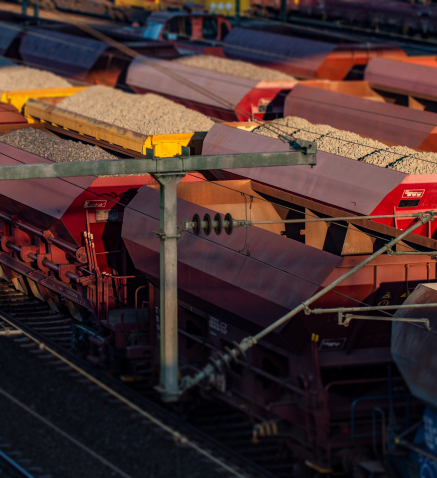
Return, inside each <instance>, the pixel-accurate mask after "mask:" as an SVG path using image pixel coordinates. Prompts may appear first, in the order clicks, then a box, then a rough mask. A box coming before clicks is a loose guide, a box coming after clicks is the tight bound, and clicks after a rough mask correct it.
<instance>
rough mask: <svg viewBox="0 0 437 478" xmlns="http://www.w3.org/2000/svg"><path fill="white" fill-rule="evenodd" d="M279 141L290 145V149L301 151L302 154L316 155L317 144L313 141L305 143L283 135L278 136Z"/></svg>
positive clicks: (302, 140)
mask: <svg viewBox="0 0 437 478" xmlns="http://www.w3.org/2000/svg"><path fill="white" fill-rule="evenodd" d="M279 139H280V140H281V141H283V142H284V143H288V144H289V145H290V149H297V150H300V151H302V153H303V154H316V153H317V144H316V142H315V141H307V140H305V139H299V138H293V137H292V136H288V135H285V134H281V135H279Z"/></svg>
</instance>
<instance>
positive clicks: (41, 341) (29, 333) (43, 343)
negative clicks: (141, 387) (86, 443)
mask: <svg viewBox="0 0 437 478" xmlns="http://www.w3.org/2000/svg"><path fill="white" fill-rule="evenodd" d="M0 319H1V320H3V321H4V322H6V323H8V324H9V325H10V326H12V327H14V328H15V329H17V330H20V331H21V332H22V334H23V335H24V336H26V337H28V338H29V339H31V340H32V341H33V342H35V343H36V344H37V345H38V346H39V348H40V349H41V350H45V351H47V352H49V353H51V354H52V355H53V356H54V357H56V358H57V359H59V360H60V361H62V362H63V363H65V364H66V365H68V366H69V367H71V368H72V369H73V370H75V371H76V372H78V373H80V374H81V375H83V376H84V377H85V378H87V379H88V380H90V381H91V382H92V383H94V384H95V385H97V386H98V387H100V388H101V389H103V390H105V391H106V392H107V393H109V394H110V395H112V396H113V397H115V398H117V399H118V400H119V401H120V402H122V403H123V404H125V405H127V406H128V407H129V408H131V409H132V410H134V411H135V412H137V413H138V414H140V415H141V416H142V417H144V418H146V419H147V420H149V421H150V422H152V423H153V424H155V425H157V426H158V427H160V428H161V429H163V430H164V431H165V432H167V433H169V434H170V435H171V436H172V437H173V439H174V440H175V441H176V442H180V443H183V444H184V445H185V446H189V447H190V448H192V449H194V450H195V451H196V452H198V453H199V454H201V455H203V456H205V457H206V458H208V459H209V460H211V461H212V462H213V463H215V464H216V465H218V466H220V467H221V468H223V469H224V470H226V471H227V472H229V473H230V474H232V475H233V476H236V477H238V478H245V475H244V474H242V473H239V472H238V471H237V470H235V469H234V468H232V467H231V466H229V465H228V464H226V463H225V462H223V461H222V460H220V459H219V458H217V457H215V456H213V455H212V454H211V453H210V452H209V451H208V450H205V449H204V448H202V447H201V446H200V445H198V444H196V443H194V442H193V441H192V440H190V439H189V438H187V437H185V436H183V435H181V434H180V433H179V432H178V431H176V430H174V429H173V428H171V427H170V426H169V425H167V424H165V423H164V422H162V421H161V420H160V419H158V418H157V417H155V416H153V415H152V414H150V413H148V412H147V411H145V410H144V409H142V408H141V407H140V406H138V405H137V404H136V403H134V402H133V401H132V400H130V399H129V398H126V397H125V396H123V395H122V394H121V393H120V392H118V391H117V390H115V389H114V388H112V387H110V386H109V385H107V384H105V383H104V382H103V381H102V380H99V379H98V378H96V377H94V376H93V375H92V374H91V373H89V372H87V371H86V370H84V369H83V368H81V367H80V366H79V365H77V364H75V363H74V362H73V361H72V360H70V359H69V358H67V357H65V356H64V355H63V354H62V353H60V352H58V351H57V350H56V348H59V347H56V346H53V345H51V344H48V343H47V342H49V340H48V339H45V338H43V337H42V336H41V335H40V334H39V333H37V332H35V331H33V330H32V329H31V328H30V327H28V326H26V325H24V324H21V323H20V322H19V321H18V320H17V319H15V318H13V317H11V316H10V315H9V314H7V313H5V312H3V311H1V310H0ZM61 350H62V349H61ZM161 411H162V409H161ZM193 430H195V429H193Z"/></svg>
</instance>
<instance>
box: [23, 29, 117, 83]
mask: <svg viewBox="0 0 437 478" xmlns="http://www.w3.org/2000/svg"><path fill="white" fill-rule="evenodd" d="M107 48H108V45H107V44H106V43H103V42H100V41H97V40H92V39H88V38H81V37H77V36H74V35H68V34H65V33H59V32H54V31H48V30H44V29H42V28H31V29H29V32H28V33H26V34H25V35H24V36H23V38H22V40H21V44H20V54H21V56H22V58H23V60H24V61H25V63H26V64H28V65H30V66H35V67H40V68H46V69H48V70H50V71H53V72H54V73H57V74H63V75H67V76H72V77H74V78H84V77H85V76H86V74H87V73H88V71H89V70H90V69H91V68H92V67H93V65H94V64H95V63H96V62H97V60H98V59H99V57H100V56H101V55H102V53H103V52H104V51H105V50H106V49H107Z"/></svg>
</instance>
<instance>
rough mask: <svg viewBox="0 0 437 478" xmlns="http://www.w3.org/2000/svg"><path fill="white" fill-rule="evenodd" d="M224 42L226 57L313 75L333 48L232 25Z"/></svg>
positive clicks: (294, 73) (311, 76)
mask: <svg viewBox="0 0 437 478" xmlns="http://www.w3.org/2000/svg"><path fill="white" fill-rule="evenodd" d="M224 43H225V46H224V52H225V55H226V56H227V57H228V58H234V59H239V60H245V61H250V62H252V63H257V64H260V65H263V66H269V67H270V68H276V69H279V70H281V71H284V72H287V73H290V74H291V75H297V76H300V77H303V78H313V77H314V76H315V73H316V71H317V70H318V68H319V67H320V66H321V65H322V63H323V62H324V61H325V59H326V58H327V56H328V55H329V54H330V53H331V52H332V51H333V50H335V48H336V45H335V44H334V43H324V42H319V41H314V40H305V39H301V38H297V37H296V38H295V37H292V38H290V37H287V36H284V35H278V34H277V33H270V32H264V31H256V30H250V29H248V28H233V29H232V30H231V32H230V33H229V34H228V35H227V37H226V38H225V41H224Z"/></svg>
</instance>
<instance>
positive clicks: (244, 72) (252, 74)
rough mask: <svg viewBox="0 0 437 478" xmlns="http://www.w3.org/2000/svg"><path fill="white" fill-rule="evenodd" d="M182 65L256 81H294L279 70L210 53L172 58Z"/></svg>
mask: <svg viewBox="0 0 437 478" xmlns="http://www.w3.org/2000/svg"><path fill="white" fill-rule="evenodd" d="M173 61H175V62H177V63H182V64H183V65H189V66H195V67H197V68H203V69H205V70H210V71H216V72H218V73H224V74H226V75H232V76H238V77H240V78H248V79H249V80H257V81H295V80H296V78H295V77H294V76H291V75H287V74H286V73H282V72H281V71H277V70H272V69H271V68H263V67H261V66H256V65H253V64H252V63H247V62H245V61H240V60H229V59H228V58H220V57H218V56H211V55H190V56H183V57H181V58H177V59H176V60H173Z"/></svg>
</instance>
